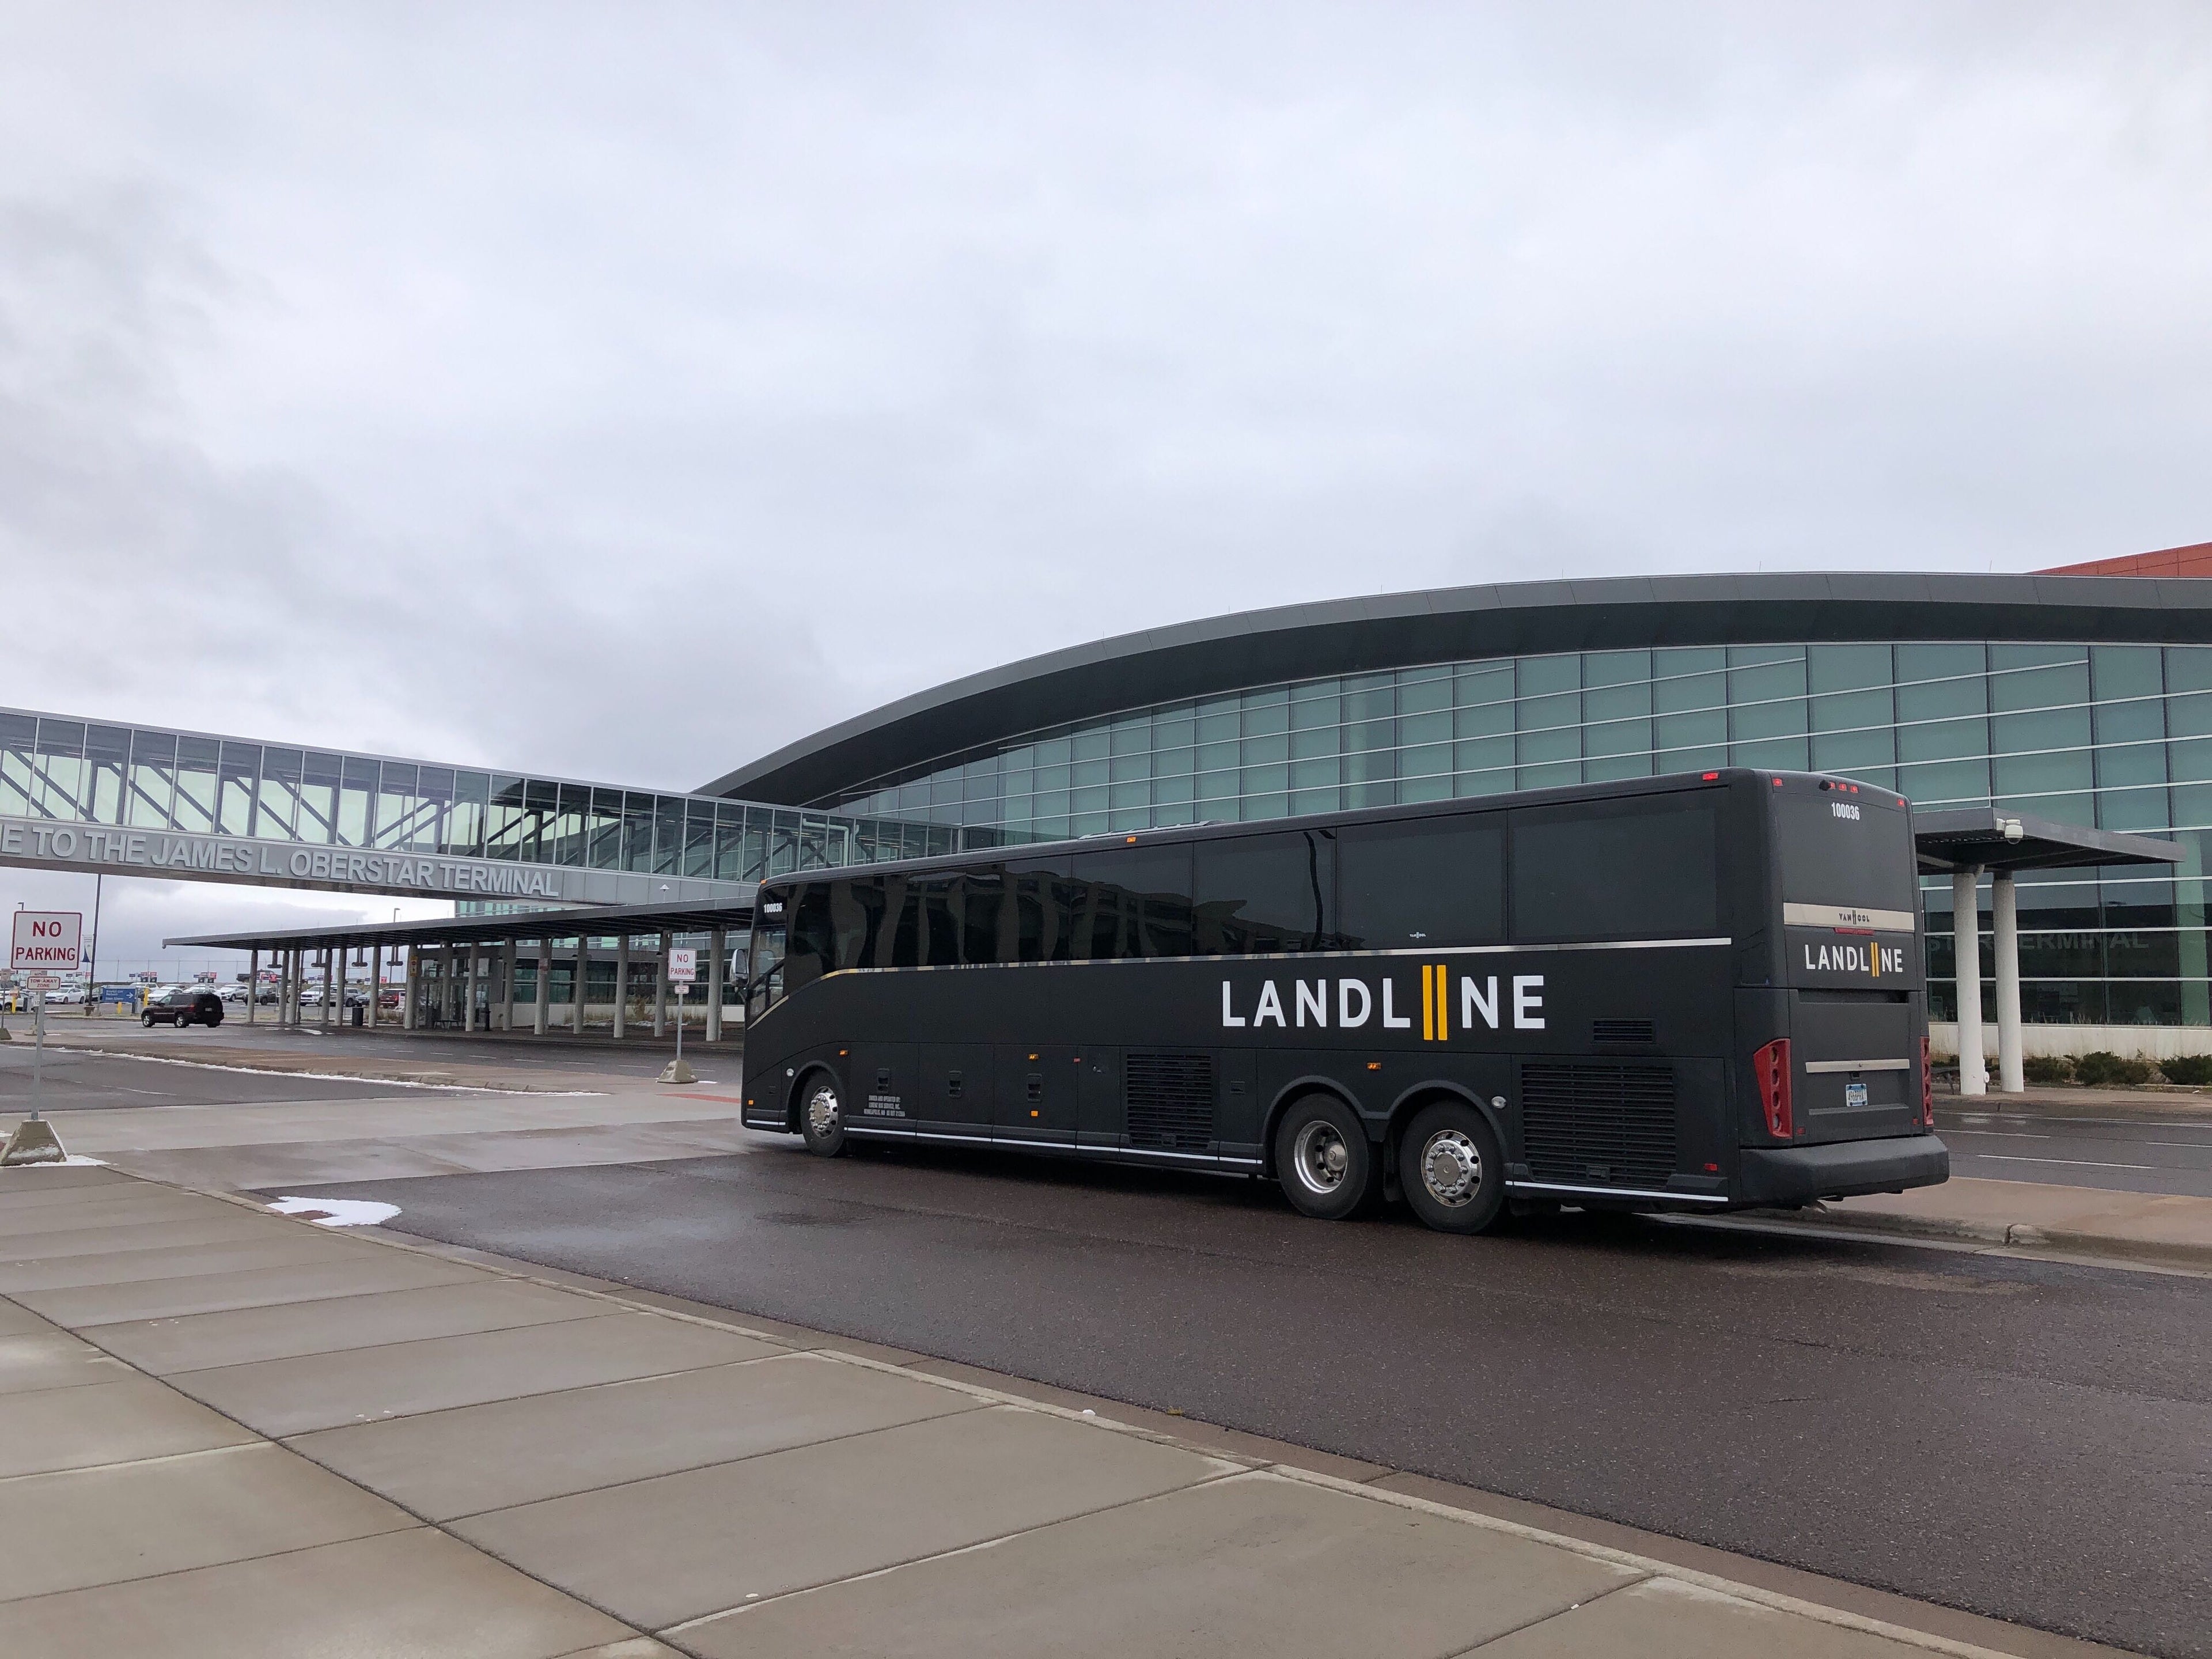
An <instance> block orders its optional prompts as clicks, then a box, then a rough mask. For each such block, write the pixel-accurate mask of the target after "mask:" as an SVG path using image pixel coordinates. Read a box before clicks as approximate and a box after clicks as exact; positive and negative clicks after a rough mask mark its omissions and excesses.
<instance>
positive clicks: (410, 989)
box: [399, 944, 422, 1031]
mask: <svg viewBox="0 0 2212 1659" xmlns="http://www.w3.org/2000/svg"><path fill="white" fill-rule="evenodd" d="M420 995H422V946H421V945H413V944H410V945H408V947H407V990H406V994H405V996H404V1000H402V1002H401V1004H400V1009H399V1029H400V1030H403V1031H411V1030H414V1029H415V999H416V998H417V997H419V996H420Z"/></svg>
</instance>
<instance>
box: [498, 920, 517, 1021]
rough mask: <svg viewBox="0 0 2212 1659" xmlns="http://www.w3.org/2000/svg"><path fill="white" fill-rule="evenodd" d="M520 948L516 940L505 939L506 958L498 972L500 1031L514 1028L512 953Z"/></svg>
mask: <svg viewBox="0 0 2212 1659" xmlns="http://www.w3.org/2000/svg"><path fill="white" fill-rule="evenodd" d="M518 949H520V945H519V944H518V942H517V941H516V940H515V939H513V938H509V939H507V959H506V960H505V961H504V962H502V963H501V964H500V967H501V974H500V1016H499V1029H500V1030H502V1031H512V1030H513V1029H514V953H515V951H517V950H518Z"/></svg>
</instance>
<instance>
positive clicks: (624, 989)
mask: <svg viewBox="0 0 2212 1659" xmlns="http://www.w3.org/2000/svg"><path fill="white" fill-rule="evenodd" d="M628 1034H629V934H628V933H624V934H623V936H622V937H621V938H619V939H617V940H616V941H615V1041H616V1042H621V1041H622V1040H623V1037H624V1036H627V1035H628Z"/></svg>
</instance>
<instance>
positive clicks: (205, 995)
mask: <svg viewBox="0 0 2212 1659" xmlns="http://www.w3.org/2000/svg"><path fill="white" fill-rule="evenodd" d="M139 1018H140V1019H142V1020H143V1021H144V1022H145V1023H146V1024H149V1025H209V1026H214V1025H220V1024H222V998H221V997H219V996H217V995H216V994H215V993H214V992H213V991H210V990H209V989H208V988H207V987H205V986H204V985H179V986H173V987H171V988H170V989H168V990H166V991H162V992H161V993H159V994H156V995H155V996H153V997H150V998H149V999H148V1000H147V1003H146V1010H145V1012H143V1014H141V1015H140V1016H139Z"/></svg>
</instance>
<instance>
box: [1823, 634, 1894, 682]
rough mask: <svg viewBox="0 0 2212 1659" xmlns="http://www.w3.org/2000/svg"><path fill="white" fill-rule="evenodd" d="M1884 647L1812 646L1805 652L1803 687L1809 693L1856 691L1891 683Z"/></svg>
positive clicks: (1887, 649)
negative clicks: (1804, 685)
mask: <svg viewBox="0 0 2212 1659" xmlns="http://www.w3.org/2000/svg"><path fill="white" fill-rule="evenodd" d="M1889 677H1890V659H1889V647H1887V646H1886V645H1815V646H1809V647H1807V648H1806V652H1805V684H1806V688H1807V690H1812V691H1857V690H1863V689H1866V688H1868V687H1871V686H1887V684H1889V683H1890V678H1889Z"/></svg>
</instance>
